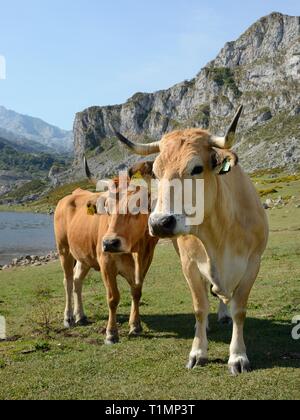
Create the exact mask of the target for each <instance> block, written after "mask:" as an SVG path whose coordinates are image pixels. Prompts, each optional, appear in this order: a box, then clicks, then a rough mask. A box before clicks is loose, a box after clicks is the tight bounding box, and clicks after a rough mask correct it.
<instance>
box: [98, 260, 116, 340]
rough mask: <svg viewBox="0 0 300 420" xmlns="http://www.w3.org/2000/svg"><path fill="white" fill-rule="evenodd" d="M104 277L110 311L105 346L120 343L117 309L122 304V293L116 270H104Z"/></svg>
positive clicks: (107, 268)
mask: <svg viewBox="0 0 300 420" xmlns="http://www.w3.org/2000/svg"><path fill="white" fill-rule="evenodd" d="M102 277H103V281H104V285H105V288H106V296H107V305H108V309H109V317H108V323H107V328H106V340H105V344H108V345H111V344H116V343H118V342H119V333H118V325H117V309H118V306H119V303H120V292H119V289H118V284H117V273H116V272H115V270H113V269H112V268H109V267H106V268H104V269H102Z"/></svg>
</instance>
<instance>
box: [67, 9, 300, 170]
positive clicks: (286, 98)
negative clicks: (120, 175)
mask: <svg viewBox="0 0 300 420" xmlns="http://www.w3.org/2000/svg"><path fill="white" fill-rule="evenodd" d="M299 103H300V17H298V16H296V17H295V16H287V15H283V14H281V13H277V12H274V13H271V14H270V15H268V16H266V17H263V18H261V19H260V20H258V21H257V22H256V23H254V24H253V25H252V26H251V27H250V28H249V29H248V30H247V31H246V32H245V33H244V34H242V35H241V36H240V37H239V38H238V39H237V40H236V41H233V42H228V43H226V45H225V46H224V48H223V49H222V50H221V52H220V53H219V55H218V56H217V57H216V59H215V60H213V61H211V62H210V63H208V65H207V66H205V68H203V69H202V70H201V71H200V72H199V73H198V75H197V76H196V77H195V78H194V79H192V80H190V81H185V82H182V83H179V84H177V85H175V86H173V87H171V88H170V89H167V90H162V91H159V92H156V93H137V94H136V95H134V96H133V97H132V98H130V99H129V100H128V101H127V102H126V103H125V104H123V105H117V106H110V107H92V108H89V109H87V110H85V111H83V112H80V113H78V114H77V115H76V118H75V122H74V136H75V163H74V164H75V167H78V166H81V162H82V157H83V154H84V153H86V154H87V155H88V156H89V158H90V161H91V166H92V168H93V170H94V171H97V172H98V173H99V175H101V176H103V175H110V174H111V173H113V172H115V171H116V170H117V169H118V167H120V166H124V165H126V164H130V163H131V162H133V161H135V160H136V159H138V158H137V157H134V156H131V155H129V154H128V153H127V152H126V151H123V152H122V150H120V147H119V145H118V144H117V143H116V141H115V139H113V133H112V132H111V129H110V127H111V124H113V125H114V126H115V127H116V128H117V129H119V130H120V131H122V132H124V133H125V135H128V136H130V137H132V138H133V139H138V140H142V141H146V142H147V141H150V140H158V139H160V138H161V136H162V135H163V134H164V133H166V132H168V131H172V130H174V129H179V128H185V127H203V128H209V129H210V130H211V131H212V132H214V133H216V134H224V131H225V130H226V127H227V124H228V123H229V121H230V119H231V117H232V115H233V113H234V111H235V109H236V108H237V107H238V106H239V105H240V104H243V105H244V107H245V111H244V115H243V118H242V120H241V125H240V130H239V136H238V144H237V148H236V149H237V151H238V153H239V155H240V159H241V162H242V164H243V166H244V167H245V169H246V170H248V171H254V170H256V169H258V168H266V167H278V166H286V165H290V166H291V167H294V166H295V165H298V164H299V163H300V146H299V143H300V142H299V136H300V134H299V133H300V108H299Z"/></svg>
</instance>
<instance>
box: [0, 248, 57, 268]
mask: <svg viewBox="0 0 300 420" xmlns="http://www.w3.org/2000/svg"><path fill="white" fill-rule="evenodd" d="M58 258H59V256H58V253H57V252H55V251H52V252H50V253H49V254H47V255H44V256H38V255H26V256H24V257H20V258H14V259H13V260H12V261H11V263H10V264H6V265H0V271H1V270H9V269H11V268H16V267H29V266H32V267H39V266H41V265H45V264H49V263H51V262H54V261H57V260H58Z"/></svg>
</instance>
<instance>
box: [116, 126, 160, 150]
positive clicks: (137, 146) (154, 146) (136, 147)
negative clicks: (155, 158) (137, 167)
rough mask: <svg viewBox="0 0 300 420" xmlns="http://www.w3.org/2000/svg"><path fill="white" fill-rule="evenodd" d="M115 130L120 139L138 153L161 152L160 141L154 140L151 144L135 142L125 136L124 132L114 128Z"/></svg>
mask: <svg viewBox="0 0 300 420" xmlns="http://www.w3.org/2000/svg"><path fill="white" fill-rule="evenodd" d="M113 131H114V133H115V135H116V136H117V138H118V139H119V140H120V142H121V143H123V144H125V145H126V146H127V147H128V149H130V150H132V151H133V152H134V153H136V154H137V155H141V156H148V155H154V154H155V153H159V152H160V148H159V146H160V142H154V143H149V144H141V143H133V142H132V141H130V140H128V139H127V138H126V137H124V136H123V134H121V133H119V132H118V131H116V130H114V129H113Z"/></svg>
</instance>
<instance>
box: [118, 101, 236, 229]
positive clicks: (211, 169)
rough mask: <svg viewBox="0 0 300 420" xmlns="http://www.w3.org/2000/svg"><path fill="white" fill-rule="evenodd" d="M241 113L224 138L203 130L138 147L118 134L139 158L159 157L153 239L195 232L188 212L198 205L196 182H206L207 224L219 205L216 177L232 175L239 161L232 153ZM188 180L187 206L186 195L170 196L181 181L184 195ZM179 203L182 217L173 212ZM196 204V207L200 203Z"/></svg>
mask: <svg viewBox="0 0 300 420" xmlns="http://www.w3.org/2000/svg"><path fill="white" fill-rule="evenodd" d="M242 111H243V107H242V106H241V107H240V108H239V110H238V112H237V113H236V115H235V117H234V119H233V121H232V123H231V125H230V127H229V129H228V130H227V132H226V135H225V136H224V137H216V136H213V135H211V134H210V133H208V132H207V131H204V130H200V129H191V130H183V131H175V132H173V133H170V134H167V135H166V136H164V137H163V139H162V140H161V141H160V142H155V143H151V144H136V143H133V142H131V141H130V140H128V139H126V138H125V137H124V136H123V135H122V134H120V133H118V132H117V131H116V132H115V133H116V136H117V137H118V138H119V140H120V141H121V142H122V143H124V144H125V145H126V146H127V147H129V148H130V149H131V150H132V151H134V152H135V153H137V154H140V155H150V154H154V153H159V156H158V158H157V159H156V161H155V163H154V167H153V172H154V174H155V176H156V177H157V179H158V180H159V181H160V185H159V191H158V201H157V205H156V208H155V211H154V212H153V213H152V214H151V216H150V218H149V228H150V233H151V234H152V235H154V236H158V237H174V236H179V235H186V234H190V233H193V229H194V228H193V227H192V225H191V223H187V216H190V215H191V213H189V214H187V213H188V211H187V209H188V210H191V208H192V207H193V205H192V203H194V202H195V200H194V198H195V194H196V192H197V191H195V188H194V186H196V185H197V184H199V183H197V182H196V181H197V180H199V179H202V180H203V181H204V182H203V184H204V193H203V195H202V203H201V207H202V208H203V213H204V214H203V216H204V220H205V218H206V217H207V216H208V215H209V214H210V212H211V210H212V208H213V206H215V205H218V201H217V200H218V181H217V179H218V178H217V177H219V176H220V175H225V174H227V173H228V172H230V171H231V169H232V168H233V167H234V166H235V165H236V164H237V161H238V158H237V156H236V155H235V154H234V153H233V152H231V150H230V149H231V148H232V146H233V145H234V142H235V133H236V129H237V125H238V121H239V119H240V116H241V114H242ZM185 180H188V181H189V184H190V186H192V188H191V191H190V192H191V193H192V194H190V195H194V196H192V198H191V197H190V198H189V200H190V201H191V202H190V203H187V202H186V201H187V200H186V197H185V193H184V192H183V193H181V195H176V196H175V195H174V192H171V189H172V190H174V185H176V184H175V183H174V181H179V183H181V189H182V191H184V190H185V184H184V181H185ZM177 185H178V182H177ZM168 186H169V188H168ZM172 195H173V197H172ZM179 197H180V198H179ZM172 200H173V202H172ZM178 200H181V201H182V202H181V203H180V205H181V206H180V207H181V213H180V214H178V213H177V210H176V211H175V210H174V209H175V208H177V206H176V204H178ZM195 204H196V205H197V202H196V203H195ZM198 204H199V203H198ZM202 221H203V220H202ZM200 223H201V222H200ZM200 223H198V224H200Z"/></svg>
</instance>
